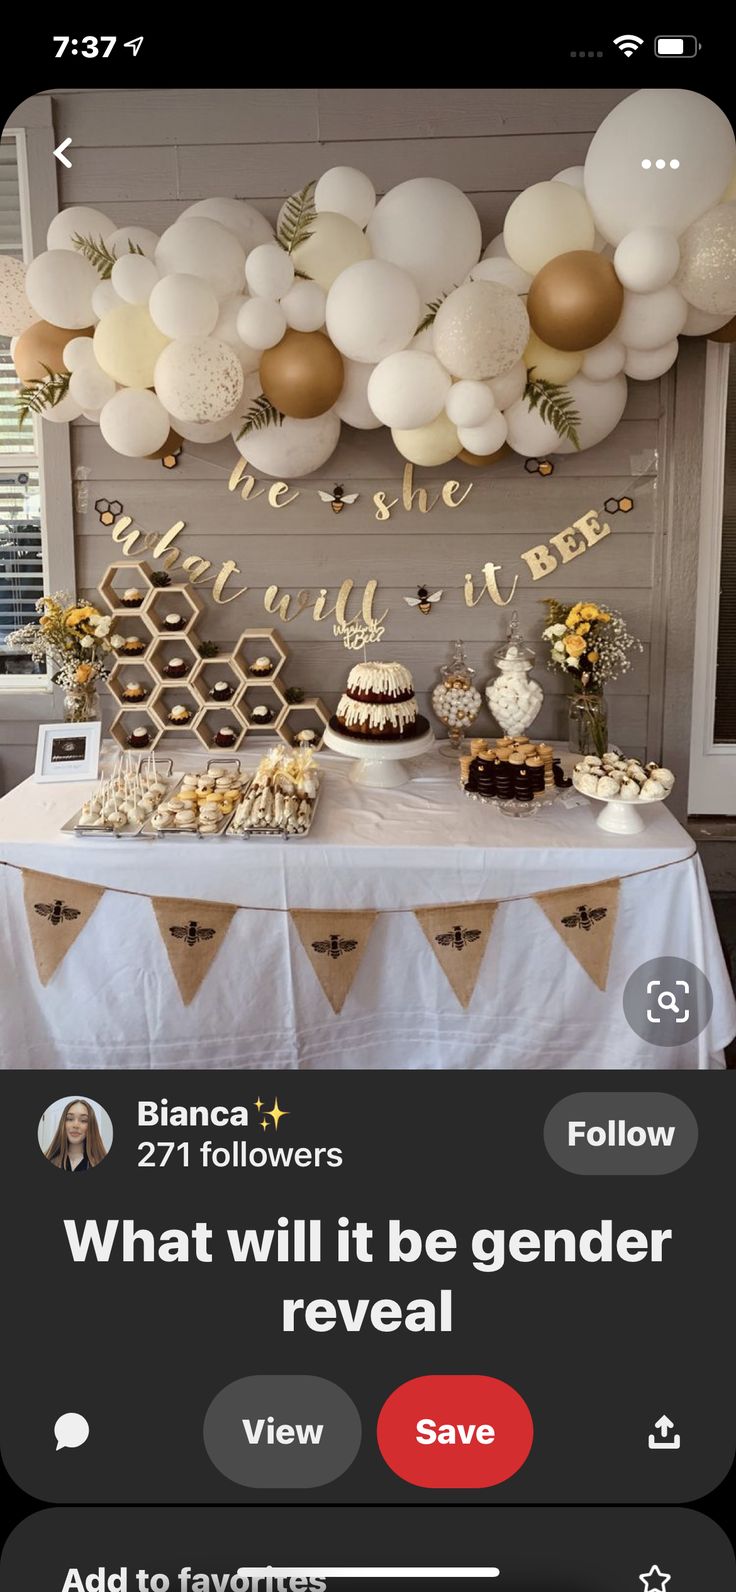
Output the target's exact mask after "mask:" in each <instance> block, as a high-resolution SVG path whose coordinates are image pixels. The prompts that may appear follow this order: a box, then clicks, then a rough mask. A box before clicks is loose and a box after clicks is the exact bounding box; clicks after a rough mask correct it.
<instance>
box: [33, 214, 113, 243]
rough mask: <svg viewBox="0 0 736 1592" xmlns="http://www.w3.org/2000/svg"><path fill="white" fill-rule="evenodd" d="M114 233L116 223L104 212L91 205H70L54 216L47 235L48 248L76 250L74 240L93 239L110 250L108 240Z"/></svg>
mask: <svg viewBox="0 0 736 1592" xmlns="http://www.w3.org/2000/svg"><path fill="white" fill-rule="evenodd" d="M114 232H115V222H114V221H111V220H110V217H109V216H106V215H105V213H104V211H102V210H94V209H93V208H92V206H91V205H70V207H69V209H68V210H60V211H59V214H58V216H54V219H53V221H52V222H51V225H50V226H49V230H48V232H47V233H46V248H47V249H72V250H75V244H74V243H73V241H72V240H73V239H74V238H91V239H92V241H93V242H94V243H100V242H102V243H104V244H105V245H106V246H107V247H108V248H109V242H108V240H109V238H110V236H111V234H112V233H114Z"/></svg>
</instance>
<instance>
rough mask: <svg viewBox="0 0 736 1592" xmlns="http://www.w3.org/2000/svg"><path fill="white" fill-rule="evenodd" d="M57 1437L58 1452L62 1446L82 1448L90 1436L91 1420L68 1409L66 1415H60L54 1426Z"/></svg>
mask: <svg viewBox="0 0 736 1592" xmlns="http://www.w3.org/2000/svg"><path fill="white" fill-rule="evenodd" d="M54 1437H55V1438H56V1452H57V1454H58V1452H59V1449H60V1448H81V1446H82V1444H83V1443H86V1441H87V1438H88V1437H89V1422H88V1421H86V1420H85V1418H84V1416H83V1415H76V1414H74V1413H73V1412H72V1411H71V1410H68V1411H67V1413H66V1415H60V1416H59V1419H58V1421H57V1422H56V1425H55V1427H54Z"/></svg>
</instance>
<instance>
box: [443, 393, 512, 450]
mask: <svg viewBox="0 0 736 1592" xmlns="http://www.w3.org/2000/svg"><path fill="white" fill-rule="evenodd" d="M501 379H503V378H501ZM495 408H496V400H495V398H494V396H493V393H492V392H491V389H490V387H489V385H488V383H487V382H485V381H456V382H455V385H454V387H451V388H450V391H449V393H448V394H447V401H446V403H445V412H446V414H447V415H449V418H450V420H451V421H452V423H453V425H454V426H458V427H463V426H466V427H467V426H482V425H485V422H486V421H487V420H490V418H491V415H492V414H493V411H494V409H495ZM461 440H462V439H461ZM463 447H465V443H463ZM499 447H500V443H499ZM471 452H472V449H471Z"/></svg>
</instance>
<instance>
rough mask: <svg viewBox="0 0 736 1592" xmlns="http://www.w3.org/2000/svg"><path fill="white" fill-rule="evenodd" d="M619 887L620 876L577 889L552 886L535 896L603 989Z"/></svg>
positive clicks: (577, 956)
mask: <svg viewBox="0 0 736 1592" xmlns="http://www.w3.org/2000/svg"><path fill="white" fill-rule="evenodd" d="M619 889H620V881H619V880H618V879H604V880H603V881H602V883H601V884H581V885H577V886H576V888H575V889H573V890H548V891H546V892H545V894H544V895H538V896H535V898H534V899H535V901H537V902H538V903H539V906H540V907H541V908H542V911H543V913H544V915H545V917H546V918H549V921H550V923H551V924H553V926H554V928H555V929H556V930H557V933H558V934H559V936H560V939H561V940H562V941H563V942H564V944H565V945H566V946H567V949H568V951H572V954H573V956H574V957H576V958H577V961H578V962H579V963H580V966H581V967H583V968H585V971H586V973H587V974H588V975H589V977H590V978H592V980H593V983H594V984H597V986H598V988H599V989H602V990H604V989H605V988H606V984H607V982H608V967H609V963H610V960H611V949H612V946H613V936H614V933H615V930H616V916H617V914H618V897H619Z"/></svg>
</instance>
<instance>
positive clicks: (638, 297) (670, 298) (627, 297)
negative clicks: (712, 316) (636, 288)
mask: <svg viewBox="0 0 736 1592" xmlns="http://www.w3.org/2000/svg"><path fill="white" fill-rule="evenodd" d="M686 318H687V304H686V302H685V300H684V298H683V296H682V294H681V293H680V292H679V291H678V289H677V288H676V287H675V286H674V284H673V283H670V284H669V286H668V287H661V288H659V289H658V291H657V292H656V293H624V307H623V310H622V311H621V316H620V319H619V321H618V324H617V326H616V328H615V331H614V334H613V335H614V337H616V339H617V340H618V342H620V343H623V344H624V346H625V348H627V349H629V348H662V347H663V346H664V344H665V343H669V342H671V341H672V338H673V337H677V336H678V335H679V333H680V332H681V331H682V328H683V326H684V325H685V320H686Z"/></svg>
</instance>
